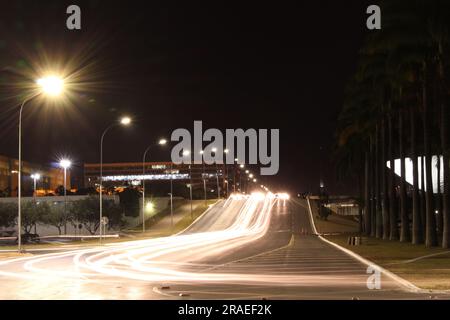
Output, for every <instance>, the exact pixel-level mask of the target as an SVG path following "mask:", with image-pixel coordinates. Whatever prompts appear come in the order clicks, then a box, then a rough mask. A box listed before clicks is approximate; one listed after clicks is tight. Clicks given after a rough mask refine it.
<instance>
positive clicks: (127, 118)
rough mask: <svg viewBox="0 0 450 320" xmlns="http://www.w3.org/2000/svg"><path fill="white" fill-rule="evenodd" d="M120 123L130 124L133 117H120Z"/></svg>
mask: <svg viewBox="0 0 450 320" xmlns="http://www.w3.org/2000/svg"><path fill="white" fill-rule="evenodd" d="M120 123H121V124H122V125H124V126H128V125H129V124H130V123H131V118H130V117H123V118H122V119H120Z"/></svg>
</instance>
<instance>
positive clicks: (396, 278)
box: [306, 197, 431, 293]
mask: <svg viewBox="0 0 450 320" xmlns="http://www.w3.org/2000/svg"><path fill="white" fill-rule="evenodd" d="M306 200H307V201H308V209H309V210H308V213H309V218H310V221H311V226H312V228H313V231H314V234H316V235H317V236H318V238H319V239H320V240H322V241H323V242H326V243H328V244H329V245H332V246H333V247H335V248H337V249H339V250H341V251H342V252H344V253H346V254H348V255H349V256H351V257H352V258H354V259H356V260H358V261H359V262H361V263H363V264H365V265H367V266H368V267H373V268H376V269H377V270H379V271H380V272H381V273H383V274H384V275H385V276H387V277H389V278H391V279H392V280H394V281H395V282H397V283H398V284H400V285H401V286H403V287H404V288H405V289H407V290H408V291H411V292H415V293H429V292H431V290H424V289H421V288H419V287H417V286H415V285H414V284H412V283H411V282H409V281H408V280H405V279H403V278H401V277H399V276H398V275H396V274H394V273H392V272H391V271H389V270H386V269H384V268H383V267H381V266H379V265H377V264H376V263H374V262H372V261H370V260H367V259H365V258H363V257H361V256H360V255H358V254H356V253H354V252H353V251H351V250H349V249H347V248H344V247H341V246H340V245H338V244H336V243H334V242H331V241H330V240H327V239H325V238H324V237H322V236H321V235H320V234H319V233H318V232H317V229H316V225H315V222H314V219H313V214H312V210H311V204H310V202H309V197H308V198H306Z"/></svg>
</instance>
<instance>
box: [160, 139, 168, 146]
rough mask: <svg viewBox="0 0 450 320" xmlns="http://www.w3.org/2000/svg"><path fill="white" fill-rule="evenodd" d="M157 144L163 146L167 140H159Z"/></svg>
mask: <svg viewBox="0 0 450 320" xmlns="http://www.w3.org/2000/svg"><path fill="white" fill-rule="evenodd" d="M159 144H160V145H162V146H163V145H165V144H167V140H166V139H161V140H159Z"/></svg>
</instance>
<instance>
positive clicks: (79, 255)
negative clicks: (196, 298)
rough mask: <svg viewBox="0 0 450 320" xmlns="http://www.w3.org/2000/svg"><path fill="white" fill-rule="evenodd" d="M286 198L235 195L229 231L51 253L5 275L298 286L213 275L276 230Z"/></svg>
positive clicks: (231, 200) (266, 278) (255, 277)
mask: <svg viewBox="0 0 450 320" xmlns="http://www.w3.org/2000/svg"><path fill="white" fill-rule="evenodd" d="M285 201H286V197H285V196H279V195H275V194H272V193H266V194H263V193H253V194H251V195H250V196H243V195H233V196H231V197H230V198H229V199H228V200H226V202H225V203H224V204H223V211H224V212H223V213H222V214H227V209H228V208H230V207H236V204H238V206H237V207H238V208H239V210H238V213H237V215H236V218H235V219H234V222H233V223H232V224H231V226H229V227H228V228H226V229H224V230H217V231H215V230H214V231H207V232H199V233H192V234H183V233H182V234H178V235H175V236H171V237H165V238H158V239H150V240H139V241H130V242H124V243H121V244H114V245H111V246H104V247H97V248H92V249H82V250H75V251H71V252H65V253H52V254H45V255H42V256H38V257H30V258H23V259H22V260H20V259H13V260H10V261H6V262H2V263H0V275H4V276H14V277H19V278H24V279H28V280H30V279H41V280H42V277H48V278H55V277H61V278H64V279H69V278H70V279H83V280H87V281H96V280H101V279H103V278H104V277H105V276H109V277H118V278H128V279H133V280H141V281H150V282H190V283H192V282H193V281H203V282H239V283H242V282H243V281H244V282H246V283H255V282H264V283H268V282H273V283H280V282H281V283H284V282H285V283H287V282H288V283H292V280H293V279H292V277H289V279H288V278H286V277H283V276H274V275H263V274H259V275H254V274H249V273H243V274H233V273H217V272H208V269H211V268H212V267H214V264H205V263H202V261H205V260H209V261H211V260H212V261H213V260H214V257H215V256H220V255H221V254H222V253H224V252H226V251H230V250H235V249H237V248H240V247H244V246H248V245H251V243H252V242H254V241H257V240H258V239H259V238H261V237H263V236H264V235H265V234H266V233H267V231H268V229H269V225H270V221H271V213H272V209H273V206H275V205H280V204H281V205H285V204H286V203H285ZM22 261H23V264H22V267H23V270H24V271H26V272H23V271H22V272H21V271H20V270H19V271H18V272H17V271H16V272H11V271H4V270H3V267H5V266H7V265H8V264H11V263H17V262H22Z"/></svg>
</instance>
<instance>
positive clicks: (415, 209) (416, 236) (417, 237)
mask: <svg viewBox="0 0 450 320" xmlns="http://www.w3.org/2000/svg"><path fill="white" fill-rule="evenodd" d="M409 120H410V130H411V158H412V165H413V191H412V218H413V221H412V223H413V226H412V231H413V232H412V243H413V244H420V243H422V242H423V234H422V223H421V217H420V209H419V170H418V161H417V150H416V143H417V138H416V113H415V110H414V109H412V110H410V114H409Z"/></svg>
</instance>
